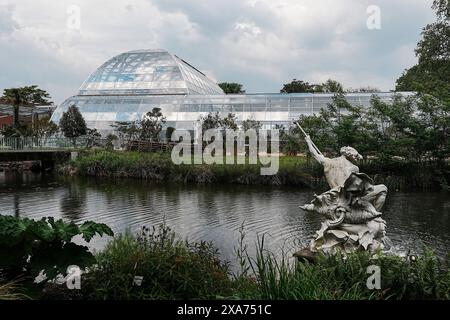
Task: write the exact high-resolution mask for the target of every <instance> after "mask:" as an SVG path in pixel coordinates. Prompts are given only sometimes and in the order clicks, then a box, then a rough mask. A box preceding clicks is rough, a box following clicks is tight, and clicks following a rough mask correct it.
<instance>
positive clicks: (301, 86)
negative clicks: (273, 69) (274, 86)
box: [280, 79, 344, 93]
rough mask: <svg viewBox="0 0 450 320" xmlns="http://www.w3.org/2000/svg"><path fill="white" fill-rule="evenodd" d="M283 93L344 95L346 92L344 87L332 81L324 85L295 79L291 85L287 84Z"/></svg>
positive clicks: (282, 90)
mask: <svg viewBox="0 0 450 320" xmlns="http://www.w3.org/2000/svg"><path fill="white" fill-rule="evenodd" d="M280 92H281V93H305V92H306V93H320V92H328V93H342V92H344V87H343V85H342V84H341V83H340V82H338V81H336V80H332V79H328V80H327V81H325V82H324V83H322V84H311V83H309V82H306V81H302V80H297V79H294V80H292V81H291V82H289V83H285V84H284V85H283V88H282V89H281V90H280Z"/></svg>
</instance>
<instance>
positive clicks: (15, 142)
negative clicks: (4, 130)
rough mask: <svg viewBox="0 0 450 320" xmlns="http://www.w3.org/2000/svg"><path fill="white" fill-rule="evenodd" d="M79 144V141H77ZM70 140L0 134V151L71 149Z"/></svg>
mask: <svg viewBox="0 0 450 320" xmlns="http://www.w3.org/2000/svg"><path fill="white" fill-rule="evenodd" d="M77 145H80V146H81V141H79V142H77ZM73 148H74V146H73V144H72V141H70V140H69V139H67V138H64V137H48V138H39V137H4V136H0V152H2V151H15V150H17V151H19V150H55V149H73Z"/></svg>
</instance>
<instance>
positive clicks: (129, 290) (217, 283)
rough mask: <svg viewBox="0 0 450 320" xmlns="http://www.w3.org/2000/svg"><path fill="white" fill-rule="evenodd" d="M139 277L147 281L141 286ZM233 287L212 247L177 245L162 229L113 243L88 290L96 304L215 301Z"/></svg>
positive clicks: (87, 283) (99, 261)
mask: <svg viewBox="0 0 450 320" xmlns="http://www.w3.org/2000/svg"><path fill="white" fill-rule="evenodd" d="M136 276H141V277H143V281H142V284H141V285H140V286H136V285H134V284H133V280H134V278H135V277H136ZM231 285H232V281H231V279H230V272H229V265H228V263H227V262H224V261H222V260H220V258H219V255H218V251H217V249H215V248H214V247H213V246H212V245H211V244H210V243H207V242H195V243H190V242H188V241H183V240H180V239H177V237H176V236H175V233H173V232H172V231H171V230H170V228H168V227H166V226H160V227H158V228H152V229H147V228H143V229H142V231H141V233H140V234H139V235H138V236H132V235H130V234H128V233H127V234H124V235H121V236H119V237H118V238H116V239H115V240H113V241H112V242H110V243H109V244H108V245H107V247H106V248H105V250H104V251H102V252H101V253H99V254H98V256H97V265H96V266H95V267H94V268H93V269H92V270H91V271H90V272H89V273H88V274H87V275H86V278H85V286H84V290H85V292H86V296H87V297H89V298H92V299H126V300H128V299H192V298H196V299H215V298H217V297H218V296H224V295H228V294H230V292H231V291H230V290H231Z"/></svg>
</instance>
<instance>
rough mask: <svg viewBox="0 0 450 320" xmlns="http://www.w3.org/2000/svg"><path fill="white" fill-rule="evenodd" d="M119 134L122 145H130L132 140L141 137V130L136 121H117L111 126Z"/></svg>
mask: <svg viewBox="0 0 450 320" xmlns="http://www.w3.org/2000/svg"><path fill="white" fill-rule="evenodd" d="M111 127H113V128H115V129H116V131H117V133H118V134H119V142H120V145H121V146H123V145H125V144H128V143H129V142H130V140H136V139H137V138H138V137H139V128H138V125H137V122H136V121H117V122H116V123H115V124H113V125H111Z"/></svg>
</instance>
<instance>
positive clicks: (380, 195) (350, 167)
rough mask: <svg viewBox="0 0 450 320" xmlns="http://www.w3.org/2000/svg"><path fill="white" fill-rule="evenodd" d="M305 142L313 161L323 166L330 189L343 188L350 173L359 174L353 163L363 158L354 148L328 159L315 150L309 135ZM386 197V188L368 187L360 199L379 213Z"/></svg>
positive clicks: (379, 186) (381, 186)
mask: <svg viewBox="0 0 450 320" xmlns="http://www.w3.org/2000/svg"><path fill="white" fill-rule="evenodd" d="M305 140H306V143H307V144H308V149H309V151H310V152H311V154H312V155H313V157H314V159H316V160H317V161H318V162H319V163H320V164H321V165H323V169H324V175H325V178H326V180H327V182H328V184H329V186H330V188H331V189H333V188H336V187H339V186H340V187H342V186H344V184H345V182H346V181H347V179H348V178H349V177H350V176H351V175H352V173H359V168H358V166H356V165H355V163H357V161H358V160H361V159H362V158H363V157H362V156H361V155H360V154H359V153H358V151H356V150H355V149H354V148H352V147H342V148H341V150H340V151H341V156H340V157H337V158H332V159H330V158H327V157H325V156H324V155H322V154H321V153H320V152H319V151H318V150H317V149H316V148H315V146H314V145H313V143H312V141H311V137H310V136H309V135H306V137H305ZM386 195H387V188H386V186H385V185H382V184H379V185H370V186H368V187H367V188H366V194H365V195H364V196H363V197H362V199H363V200H366V201H368V202H370V203H372V205H373V206H374V207H375V209H377V210H378V211H380V210H381V208H382V207H383V205H384V202H385V200H386Z"/></svg>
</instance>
